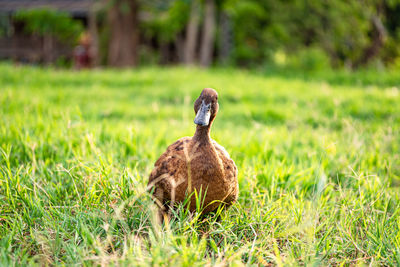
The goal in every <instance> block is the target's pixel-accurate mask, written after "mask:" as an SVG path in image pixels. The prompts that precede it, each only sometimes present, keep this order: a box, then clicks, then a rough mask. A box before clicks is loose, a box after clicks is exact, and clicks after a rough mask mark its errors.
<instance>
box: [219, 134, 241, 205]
mask: <svg viewBox="0 0 400 267" xmlns="http://www.w3.org/2000/svg"><path fill="white" fill-rule="evenodd" d="M213 145H214V147H215V150H216V151H217V153H218V156H219V158H220V159H221V161H222V164H223V166H224V177H225V181H226V182H227V183H228V184H229V187H230V189H229V191H230V194H229V195H228V196H227V198H226V199H225V202H226V203H233V202H235V201H236V199H237V197H238V194H239V185H238V179H237V176H238V169H237V167H236V164H235V162H234V161H233V160H232V159H231V157H230V156H229V153H228V152H227V151H226V150H225V148H224V147H223V146H221V145H220V144H218V143H217V142H216V141H214V140H213Z"/></svg>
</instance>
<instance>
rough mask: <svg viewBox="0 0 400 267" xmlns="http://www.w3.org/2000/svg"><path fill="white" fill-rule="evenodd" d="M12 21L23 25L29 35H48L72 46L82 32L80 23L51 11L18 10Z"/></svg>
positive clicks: (62, 13) (58, 12) (64, 14)
mask: <svg viewBox="0 0 400 267" xmlns="http://www.w3.org/2000/svg"><path fill="white" fill-rule="evenodd" d="M14 20H15V21H18V22H22V23H24V24H25V27H24V29H25V31H26V32H27V33H29V34H37V35H39V36H46V35H50V36H53V37H55V38H57V39H58V40H60V41H63V42H67V43H70V44H74V43H75V42H76V41H77V40H78V38H79V36H80V35H81V33H82V32H83V25H82V23H81V22H80V21H77V20H73V19H72V18H71V17H70V16H69V15H68V14H67V13H64V12H60V11H56V10H52V9H30V10H20V11H17V12H16V14H15V15H14Z"/></svg>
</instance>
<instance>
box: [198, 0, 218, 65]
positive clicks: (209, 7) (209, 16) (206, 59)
mask: <svg viewBox="0 0 400 267" xmlns="http://www.w3.org/2000/svg"><path fill="white" fill-rule="evenodd" d="M204 4H205V7H204V23H203V34H202V40H201V50H200V65H202V66H204V67H208V66H210V65H211V63H212V56H213V52H214V40H215V0H205V3H204Z"/></svg>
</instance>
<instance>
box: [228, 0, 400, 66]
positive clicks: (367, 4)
mask: <svg viewBox="0 0 400 267" xmlns="http://www.w3.org/2000/svg"><path fill="white" fill-rule="evenodd" d="M224 3H225V4H224V10H225V12H227V13H229V14H230V16H231V18H232V20H233V23H234V37H235V50H234V53H233V57H234V59H235V60H236V62H237V63H239V64H247V65H249V64H254V63H260V62H261V63H263V62H266V61H271V60H272V57H273V55H274V54H275V53H276V51H280V50H283V51H284V52H285V53H287V54H289V55H290V54H295V55H296V54H297V53H298V52H299V51H307V49H306V50H305V48H308V47H314V48H315V47H317V48H318V49H321V50H323V51H324V52H325V54H326V55H329V57H330V61H331V63H332V65H334V66H336V67H340V66H344V65H347V66H354V65H356V64H358V62H360V60H362V58H363V57H365V55H364V53H365V51H366V50H367V49H369V48H370V47H371V45H372V43H373V42H374V39H373V38H375V37H374V34H373V32H374V25H373V22H372V20H373V17H374V16H375V17H377V18H379V19H380V20H381V21H382V23H383V26H384V27H385V28H386V30H387V31H388V35H387V37H386V39H385V43H384V47H383V48H382V49H381V50H382V51H380V53H379V55H378V56H377V57H378V59H383V60H385V61H386V62H391V59H390V56H388V55H391V57H398V56H399V55H400V51H398V49H397V46H396V45H395V44H396V43H398V42H399V41H400V39H399V35H398V34H397V33H396V32H397V31H398V30H399V27H400V26H399V24H398V20H397V21H394V19H393V18H395V17H396V16H397V15H398V14H399V13H398V12H399V11H396V10H400V3H399V1H397V0H396V1H391V2H390V3H389V2H388V3H382V1H347V0H334V1H319V0H313V1H309V0H290V1H256V0H246V1H239V0H227V1H225V2H224ZM396 12H397V13H396ZM389 15H391V16H389ZM309 56H311V54H309ZM316 56H317V57H319V56H320V55H316ZM315 60H316V61H318V60H319V59H318V58H317V59H315Z"/></svg>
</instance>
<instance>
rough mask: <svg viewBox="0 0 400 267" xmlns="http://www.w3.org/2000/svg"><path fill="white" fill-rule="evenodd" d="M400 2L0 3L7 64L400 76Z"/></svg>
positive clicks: (1, 52)
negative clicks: (371, 71) (398, 72)
mask: <svg viewBox="0 0 400 267" xmlns="http://www.w3.org/2000/svg"><path fill="white" fill-rule="evenodd" d="M399 42H400V0H386V1H384V0H363V1H362V0H350V1H349V0H329V1H327V0H325V1H324V0H289V1H287V0H274V1H267V0H147V1H144V0H104V1H103V0H98V1H97V0H0V58H1V59H2V60H8V61H13V62H21V63H29V64H45V65H54V66H59V67H74V68H78V69H80V68H93V67H99V66H111V67H131V66H141V65H154V64H160V65H171V64H185V65H200V66H204V67H208V66H212V65H218V66H221V65H222V66H239V67H246V68H254V67H257V68H258V67H261V68H263V67H271V66H272V67H274V68H284V69H301V70H318V69H327V68H335V69H337V68H346V69H351V70H353V69H359V68H378V69H387V68H390V69H400V45H399Z"/></svg>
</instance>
